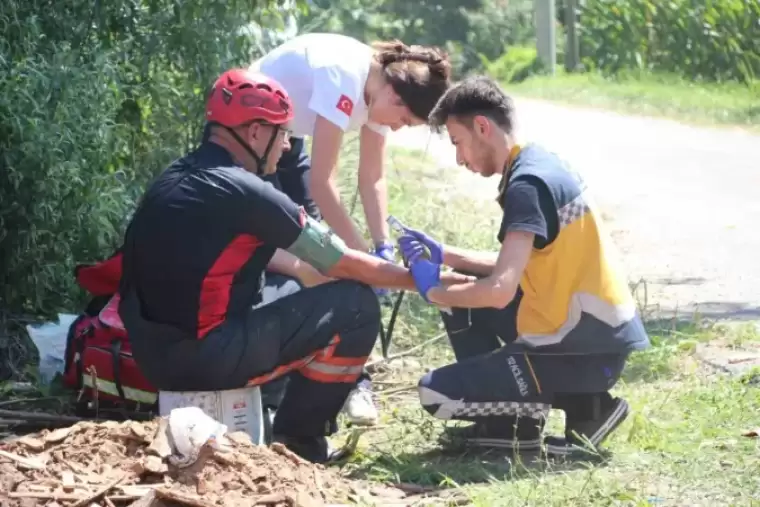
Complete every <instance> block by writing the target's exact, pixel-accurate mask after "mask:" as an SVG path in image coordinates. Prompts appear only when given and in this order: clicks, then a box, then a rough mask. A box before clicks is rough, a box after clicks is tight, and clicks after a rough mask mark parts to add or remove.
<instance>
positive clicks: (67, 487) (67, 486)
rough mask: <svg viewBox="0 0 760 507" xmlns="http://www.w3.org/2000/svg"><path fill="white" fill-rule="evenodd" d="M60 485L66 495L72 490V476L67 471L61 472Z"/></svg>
mask: <svg viewBox="0 0 760 507" xmlns="http://www.w3.org/2000/svg"><path fill="white" fill-rule="evenodd" d="M61 485H62V486H63V490H64V491H65V492H66V493H71V492H72V491H73V490H74V474H73V473H71V472H70V471H69V470H66V471H64V472H62V473H61Z"/></svg>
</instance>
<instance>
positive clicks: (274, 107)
mask: <svg viewBox="0 0 760 507" xmlns="http://www.w3.org/2000/svg"><path fill="white" fill-rule="evenodd" d="M292 118H293V103H292V102H291V101H290V97H289V96H288V92H286V91H285V89H284V88H283V87H282V86H281V85H280V83H278V82H277V81H275V80H274V79H271V78H269V77H267V76H265V75H263V74H260V73H257V72H252V71H249V70H246V69H230V70H228V71H226V72H225V73H223V74H222V75H221V76H219V79H217V80H216V83H214V87H213V88H212V89H211V95H210V96H209V99H208V102H207V103H206V120H207V121H209V122H213V123H218V124H220V125H224V126H225V127H237V126H239V125H243V124H245V123H250V122H252V121H257V120H258V121H266V122H268V123H271V124H274V125H282V124H284V123H287V122H288V121H290V120H291V119H292Z"/></svg>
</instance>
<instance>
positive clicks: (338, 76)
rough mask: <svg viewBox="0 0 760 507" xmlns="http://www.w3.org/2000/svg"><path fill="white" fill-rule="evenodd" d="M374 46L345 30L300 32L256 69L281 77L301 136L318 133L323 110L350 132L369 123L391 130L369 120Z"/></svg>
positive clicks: (383, 131) (295, 129) (377, 128)
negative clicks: (366, 94)
mask: <svg viewBox="0 0 760 507" xmlns="http://www.w3.org/2000/svg"><path fill="white" fill-rule="evenodd" d="M371 56H372V48H371V47H370V46H368V45H367V44H364V43H363V42H360V41H358V40H356V39H354V38H351V37H347V36H345V35H340V34H333V33H309V34H304V35H299V36H297V37H295V38H293V39H291V40H289V41H287V42H286V43H284V44H283V45H281V46H279V47H277V48H276V49H274V50H273V51H271V52H269V53H268V54H267V55H265V56H264V57H262V58H261V59H259V60H257V61H255V62H254V63H253V64H251V66H250V69H251V70H256V71H260V72H262V73H264V74H266V75H267V76H269V77H271V78H273V79H276V80H277V81H279V83H280V84H282V86H283V87H284V88H285V89H286V90H287V92H288V94H289V95H290V98H291V100H292V101H293V104H294V107H295V117H294V118H293V121H292V122H291V128H292V130H293V135H294V136H296V137H304V136H312V135H313V133H314V124H315V122H316V120H317V115H321V116H323V117H325V118H326V119H327V120H329V121H330V122H332V123H334V124H335V125H337V126H338V127H340V128H341V129H342V130H343V131H344V132H346V131H350V130H358V129H359V128H361V127H362V126H363V125H367V126H368V127H369V128H371V129H372V130H374V131H375V132H378V133H380V134H383V135H386V134H387V133H388V131H389V128H388V127H383V126H380V125H378V124H376V123H373V122H369V121H368V119H367V113H368V111H367V104H366V103H365V102H364V85H365V84H366V83H367V77H368V75H369V69H370V62H371Z"/></svg>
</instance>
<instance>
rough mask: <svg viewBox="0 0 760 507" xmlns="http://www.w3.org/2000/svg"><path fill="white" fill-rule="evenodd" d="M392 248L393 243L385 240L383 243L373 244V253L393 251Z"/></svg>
mask: <svg viewBox="0 0 760 507" xmlns="http://www.w3.org/2000/svg"><path fill="white" fill-rule="evenodd" d="M393 249H394V246H393V243H391V242H390V241H387V240H383V241H377V242H375V252H382V251H384V250H390V251H393Z"/></svg>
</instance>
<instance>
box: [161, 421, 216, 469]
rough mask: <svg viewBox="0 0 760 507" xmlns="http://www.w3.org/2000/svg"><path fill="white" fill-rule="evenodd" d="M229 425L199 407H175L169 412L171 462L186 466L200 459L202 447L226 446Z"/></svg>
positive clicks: (182, 466)
mask: <svg viewBox="0 0 760 507" xmlns="http://www.w3.org/2000/svg"><path fill="white" fill-rule="evenodd" d="M226 433H227V426H226V425H224V424H222V423H220V422H219V421H217V420H216V419H214V418H213V417H209V416H208V415H206V413H205V412H204V411H203V410H201V409H200V408H198V407H184V408H175V409H174V410H172V411H171V412H169V434H170V436H171V439H170V442H171V443H172V451H173V453H172V455H171V456H169V462H170V463H171V464H172V465H175V466H178V467H181V468H184V467H187V466H190V465H192V464H193V463H195V462H196V461H197V460H198V455H199V454H200V452H201V447H203V446H204V445H206V444H208V445H210V446H211V447H213V448H215V449H218V448H222V449H223V448H224V445H225V436H224V435H225V434H226Z"/></svg>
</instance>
